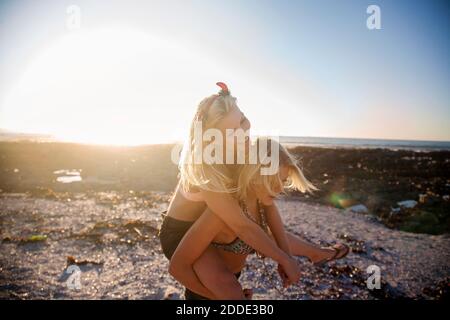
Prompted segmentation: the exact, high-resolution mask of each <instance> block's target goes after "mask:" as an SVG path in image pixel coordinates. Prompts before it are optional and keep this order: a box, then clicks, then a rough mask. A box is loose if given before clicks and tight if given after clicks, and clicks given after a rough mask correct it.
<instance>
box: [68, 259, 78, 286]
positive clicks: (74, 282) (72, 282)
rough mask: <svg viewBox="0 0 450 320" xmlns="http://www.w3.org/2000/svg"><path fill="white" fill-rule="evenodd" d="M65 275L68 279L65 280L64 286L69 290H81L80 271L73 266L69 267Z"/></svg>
mask: <svg viewBox="0 0 450 320" xmlns="http://www.w3.org/2000/svg"><path fill="white" fill-rule="evenodd" d="M66 273H67V274H69V277H68V278H67V280H66V286H67V288H68V289H70V290H80V289H81V269H80V267H78V266H77V265H75V264H72V265H70V266H69V267H68V268H67V270H66Z"/></svg>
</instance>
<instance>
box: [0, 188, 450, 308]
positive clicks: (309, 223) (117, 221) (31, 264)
mask: <svg viewBox="0 0 450 320" xmlns="http://www.w3.org/2000/svg"><path fill="white" fill-rule="evenodd" d="M167 200H168V195H167V194H164V193H149V194H146V195H140V196H138V197H124V196H121V195H120V194H117V193H114V192H111V193H98V194H93V195H90V196H89V195H86V194H71V195H70V198H68V197H67V194H66V195H62V196H61V197H60V198H58V199H46V198H38V197H32V196H27V195H26V194H2V196H1V198H0V204H1V207H2V213H1V224H2V234H1V237H2V243H1V250H0V262H1V273H0V274H1V276H0V288H1V290H0V292H1V293H0V294H1V297H0V298H2V299H49V298H50V299H180V298H182V296H183V295H182V292H183V291H182V287H181V286H180V285H179V284H178V283H177V282H176V281H175V280H174V279H173V278H172V277H171V276H170V275H169V274H168V273H167V267H168V263H167V260H166V258H165V257H164V256H163V254H162V252H161V249H160V247H159V242H158V238H157V229H158V226H159V224H160V221H161V218H160V214H159V212H160V211H161V210H162V209H164V208H165V207H166V206H167ZM149 203H151V205H149ZM278 205H279V207H280V210H281V212H282V215H283V219H284V221H285V224H286V227H287V229H288V230H290V231H292V232H294V233H297V234H298V235H300V236H302V237H304V238H306V239H309V240H311V241H314V242H318V243H322V244H324V245H325V244H332V243H334V242H335V241H342V242H344V243H347V244H349V245H350V246H351V247H352V250H353V252H352V253H351V254H350V255H349V256H348V258H346V259H345V260H342V261H338V262H333V263H330V265H329V266H325V267H314V266H313V265H312V264H311V263H309V262H308V261H307V260H306V259H305V258H299V263H300V264H301V266H302V270H303V274H302V279H301V281H300V282H299V283H298V284H296V285H294V286H291V287H290V288H288V289H285V290H283V289H280V288H281V283H280V282H279V280H278V276H277V274H276V266H275V264H274V263H273V262H272V261H270V259H265V260H264V261H262V260H261V259H259V258H258V257H256V256H255V255H252V256H250V257H249V259H248V266H247V268H245V269H244V272H243V275H242V276H241V279H240V281H241V283H242V285H243V287H245V288H253V290H254V292H255V295H254V298H255V299H384V298H405V297H408V298H416V299H417V298H424V299H439V298H442V297H443V296H444V295H446V296H447V297H448V283H449V279H450V268H449V264H448V261H450V260H449V259H450V251H449V248H450V238H449V237H448V236H447V235H439V236H433V235H424V234H412V233H407V232H402V231H396V230H391V229H388V228H386V227H385V226H384V225H382V224H381V223H379V222H378V221H376V220H374V219H373V218H371V217H369V216H366V215H361V214H357V213H352V212H347V211H345V210H342V209H335V208H329V207H325V206H323V205H319V204H316V205H314V204H308V203H304V202H303V201H300V200H287V199H285V200H279V201H278ZM38 235H39V236H40V238H39V237H38ZM33 236H34V238H33ZM72 264H77V265H78V266H79V267H80V270H81V276H80V282H81V288H80V289H79V290H75V289H70V288H68V287H67V283H66V281H67V278H68V276H69V275H68V274H67V272H66V270H67V267H68V266H69V265H72ZM369 265H377V266H379V267H380V269H381V276H382V278H381V279H382V288H381V289H380V290H376V289H374V290H368V289H367V287H366V279H367V277H368V274H367V273H366V268H367V267H368V266H369ZM277 288H278V289H277Z"/></svg>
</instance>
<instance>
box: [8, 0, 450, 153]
mask: <svg viewBox="0 0 450 320" xmlns="http://www.w3.org/2000/svg"><path fill="white" fill-rule="evenodd" d="M371 4H375V5H378V6H379V7H380V9H381V29H380V30H369V29H368V28H367V26H366V20H367V18H368V17H369V14H368V13H367V12H366V9H367V7H368V6H369V5H371ZM70 5H76V6H77V8H79V9H80V15H79V17H80V20H79V21H80V28H75V29H73V28H69V27H67V22H68V20H69V21H74V20H70V18H71V17H74V16H73V14H71V13H67V9H68V8H69V7H70ZM449 35H450V5H449V2H448V1H442V2H439V1H434V2H433V1H425V0H423V1H401V0H396V1H381V0H372V1H363V0H355V1H350V0H347V1H333V0H329V1H318V0H310V1H300V0H298V1H292V0H291V1H275V0H273V1H261V0H239V1H237V0H234V1H217V0H208V1H206V0H204V1H195V0H191V1H182V0H180V1H167V0H164V1H76V0H71V1H61V0H59V1H45V0H43V1H2V2H0V70H1V72H0V128H3V129H9V130H14V131H21V132H32V133H48V134H53V135H56V136H57V137H59V138H62V139H66V140H72V141H82V142H94V143H115V144H140V143H159V142H168V141H173V140H181V139H184V137H185V135H186V134H187V131H188V127H189V123H190V121H191V119H192V117H193V114H194V111H195V108H196V105H197V104H198V103H199V102H200V101H201V100H202V98H203V97H205V96H208V95H210V94H212V93H216V92H217V91H218V87H217V86H216V85H215V83H216V82H217V81H223V82H225V83H227V84H228V85H229V87H230V90H231V92H232V94H233V95H234V96H236V97H237V98H238V105H239V106H240V108H241V109H242V110H243V111H244V112H245V113H246V114H247V116H248V117H249V119H250V121H251V122H252V130H253V133H265V134H277V135H290V136H317V137H349V138H379V139H411V140H447V141H448V140H450V126H449V123H450V63H449V62H450V52H449V48H450V43H449V42H450V36H449Z"/></svg>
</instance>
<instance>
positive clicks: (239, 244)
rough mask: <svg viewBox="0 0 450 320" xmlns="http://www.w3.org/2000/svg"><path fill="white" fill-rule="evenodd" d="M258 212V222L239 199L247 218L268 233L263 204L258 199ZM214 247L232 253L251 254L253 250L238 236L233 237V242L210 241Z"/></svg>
mask: <svg viewBox="0 0 450 320" xmlns="http://www.w3.org/2000/svg"><path fill="white" fill-rule="evenodd" d="M257 203H258V214H259V221H260V222H258V221H257V220H256V219H255V218H254V217H253V216H252V215H251V214H250V213H249V212H248V209H247V204H246V203H245V201H240V202H239V205H240V206H241V208H242V210H243V211H244V214H245V215H246V216H247V218H249V219H250V220H252V221H253V222H255V223H257V224H259V226H260V227H261V228H262V229H263V230H264V231H265V232H266V233H268V225H267V219H266V214H265V211H264V208H263V206H262V205H261V203H260V202H259V200H258V202H257ZM211 244H212V245H213V246H214V247H216V248H218V249H222V250H225V251H229V252H233V253H237V254H251V253H254V252H255V249H253V248H252V247H251V246H249V245H248V244H247V243H245V242H244V241H242V240H241V239H239V238H236V239H234V241H233V242H231V243H226V244H224V243H217V242H212V243H211Z"/></svg>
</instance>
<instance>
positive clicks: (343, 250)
mask: <svg viewBox="0 0 450 320" xmlns="http://www.w3.org/2000/svg"><path fill="white" fill-rule="evenodd" d="M349 251H350V248H349V247H348V246H347V245H345V244H342V243H339V244H335V245H334V246H332V247H323V248H320V250H319V251H318V252H317V254H316V255H314V256H313V257H310V260H311V262H312V263H313V264H315V265H322V264H323V263H325V262H328V261H331V260H336V259H341V258H344V257H345V256H346V255H347V254H348V252H349Z"/></svg>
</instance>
